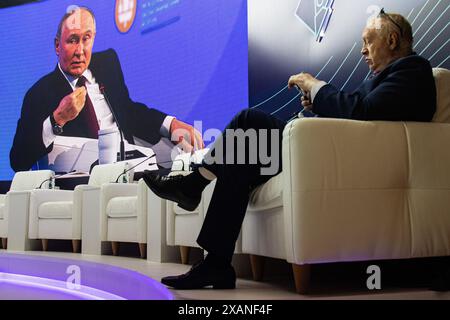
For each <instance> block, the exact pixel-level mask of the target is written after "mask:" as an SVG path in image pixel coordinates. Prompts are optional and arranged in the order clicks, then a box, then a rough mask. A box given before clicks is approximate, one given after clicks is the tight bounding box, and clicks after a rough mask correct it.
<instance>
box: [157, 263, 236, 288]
mask: <svg viewBox="0 0 450 320" xmlns="http://www.w3.org/2000/svg"><path fill="white" fill-rule="evenodd" d="M161 282H162V283H163V284H165V285H166V286H169V287H172V288H175V289H201V288H204V287H208V286H212V287H213V289H234V288H235V287H236V273H235V272H234V269H233V267H232V266H231V265H227V266H224V267H216V266H212V265H211V264H208V263H207V262H205V260H203V261H201V262H200V263H197V264H195V265H193V266H192V268H191V270H189V271H188V272H186V273H185V274H181V275H179V276H169V277H164V278H162V279H161Z"/></svg>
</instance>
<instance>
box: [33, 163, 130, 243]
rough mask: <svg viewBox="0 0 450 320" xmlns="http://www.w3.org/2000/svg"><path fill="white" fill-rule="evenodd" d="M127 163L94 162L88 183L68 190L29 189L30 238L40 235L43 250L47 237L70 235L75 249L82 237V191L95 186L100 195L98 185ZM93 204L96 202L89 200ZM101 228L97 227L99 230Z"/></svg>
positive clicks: (67, 236) (120, 171) (119, 172)
mask: <svg viewBox="0 0 450 320" xmlns="http://www.w3.org/2000/svg"><path fill="white" fill-rule="evenodd" d="M127 168H128V165H127V163H125V162H118V163H114V164H104V165H97V166H95V167H94V168H93V169H92V172H91V175H90V177H89V182H88V184H87V185H78V186H76V187H75V189H74V190H73V191H69V190H40V189H38V190H32V191H31V195H30V217H29V230H28V237H29V239H42V247H43V250H44V251H46V250H47V247H48V239H71V240H72V249H73V252H78V250H79V246H80V239H81V217H82V210H83V205H84V206H86V205H90V204H87V203H84V204H83V200H84V199H83V195H84V192H85V191H87V190H93V189H95V190H96V191H97V192H98V196H97V198H98V199H99V198H100V186H101V185H102V184H103V183H109V182H114V181H116V179H117V178H118V177H119V175H120V174H122V173H123V172H124V171H125V170H127ZM92 205H93V206H95V205H96V204H94V203H92ZM99 232H100V231H99Z"/></svg>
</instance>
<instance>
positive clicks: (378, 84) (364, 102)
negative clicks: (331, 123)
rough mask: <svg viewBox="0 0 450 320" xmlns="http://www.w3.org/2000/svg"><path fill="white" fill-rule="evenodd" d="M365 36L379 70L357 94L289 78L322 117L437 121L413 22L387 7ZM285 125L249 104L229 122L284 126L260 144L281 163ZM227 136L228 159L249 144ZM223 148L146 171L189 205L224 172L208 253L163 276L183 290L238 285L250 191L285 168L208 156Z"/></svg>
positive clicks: (368, 56) (158, 187) (167, 194)
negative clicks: (181, 165) (169, 171)
mask: <svg viewBox="0 0 450 320" xmlns="http://www.w3.org/2000/svg"><path fill="white" fill-rule="evenodd" d="M362 38H363V47H362V50H361V54H362V55H363V56H364V58H365V61H366V63H367V64H368V66H369V68H370V69H371V71H372V72H373V75H372V77H370V78H369V79H368V80H366V81H364V82H363V83H362V84H361V86H360V87H359V88H358V89H357V90H356V91H354V92H353V93H346V92H343V91H340V90H338V89H337V88H335V87H334V86H333V85H331V84H327V83H325V82H323V81H319V80H318V79H315V78H314V77H312V76H311V75H309V74H307V73H300V74H297V75H293V76H292V77H290V79H289V82H288V85H289V87H290V88H291V87H293V86H298V87H299V88H300V89H301V90H302V91H303V92H304V95H303V97H302V105H303V106H304V107H305V108H307V109H309V110H311V111H312V112H314V113H315V114H317V115H318V116H320V117H331V118H344V119H357V120H387V121H430V120H431V119H432V117H433V114H434V112H435V110H436V88H435V84H434V78H433V74H432V68H431V66H430V63H429V61H427V60H426V59H424V58H422V57H420V56H418V55H416V54H415V53H414V52H413V51H412V46H413V36H412V28H411V25H410V24H409V22H408V21H407V20H406V19H405V18H404V17H403V16H401V15H399V14H388V13H385V12H384V10H382V11H381V12H380V14H379V15H378V16H376V17H373V18H371V19H369V21H368V23H367V25H366V27H365V29H364V31H363V34H362ZM284 127H285V123H284V122H282V121H280V120H278V119H276V118H275V117H273V116H271V115H268V114H265V113H262V112H260V111H257V110H250V109H247V110H244V111H242V112H241V113H239V114H238V115H237V116H236V117H235V118H234V119H233V120H232V121H231V122H230V124H229V125H228V127H227V129H232V130H237V129H242V130H244V131H246V130H254V129H256V131H257V132H263V131H262V130H260V131H258V129H267V130H272V131H278V133H279V134H278V136H277V137H278V140H277V141H275V142H276V143H274V141H273V139H270V138H268V137H270V135H267V133H266V134H265V135H261V134H258V144H257V145H259V146H260V145H261V142H264V143H267V148H266V149H265V150H271V152H272V153H274V152H275V154H277V153H278V155H279V157H280V161H279V163H282V162H281V150H280V149H281V148H279V146H281V137H282V134H281V132H282V130H283V128H284ZM226 132H228V130H226ZM227 136H228V135H227V134H226V133H224V134H222V137H221V138H222V139H223V141H222V142H223V145H227V149H226V150H225V151H224V152H223V158H226V159H227V160H229V159H228V157H227V155H229V153H230V152H235V151H238V152H237V153H239V151H242V150H244V151H247V150H249V148H250V146H249V145H246V143H245V142H244V143H243V144H242V145H237V146H236V145H234V146H233V150H230V149H229V148H228V144H227V143H224V141H225V140H227ZM275 136H276V135H275ZM259 140H261V141H259ZM267 140H270V141H267ZM219 141H220V139H219ZM228 142H230V141H228ZM277 143H278V144H277ZM277 146H278V149H277ZM368 148H370V146H368ZM216 149H217V141H216V144H215V145H214V148H212V149H211V151H210V153H209V154H208V155H207V157H206V158H205V160H204V163H203V164H202V165H201V166H199V167H198V168H196V169H195V170H194V171H193V172H192V173H191V174H189V175H187V176H175V177H166V176H160V175H157V174H153V173H152V172H150V171H148V172H146V174H145V181H146V183H147V185H148V186H149V187H150V189H151V190H153V191H154V192H155V193H156V194H157V195H159V196H160V197H162V198H165V199H169V200H172V201H175V202H177V203H178V205H179V206H180V207H183V208H186V209H188V210H192V209H194V208H195V207H196V206H197V205H198V203H199V201H200V197H201V193H202V191H203V189H204V188H205V186H206V185H207V184H208V183H209V182H210V181H211V180H213V179H217V182H216V186H215V189H214V193H213V196H212V200H211V203H210V205H209V208H208V211H207V215H206V217H205V221H204V223H203V226H202V229H201V231H200V234H199V236H198V239H197V242H198V244H199V245H200V246H201V247H202V248H203V249H205V250H206V251H207V252H208V255H207V256H206V258H205V259H204V260H203V261H201V262H200V263H198V264H196V265H194V266H193V267H192V269H191V270H190V271H189V272H187V273H186V274H183V275H179V276H170V277H165V278H163V279H162V283H164V284H166V285H168V286H171V287H174V288H177V289H194V288H203V287H206V286H212V287H213V288H216V289H218V288H221V289H224V288H234V287H235V282H236V275H235V272H234V269H233V267H232V266H231V258H232V255H233V252H234V247H235V242H236V240H237V238H238V235H239V232H240V228H241V225H242V221H243V219H244V215H245V212H246V208H247V204H248V200H249V194H250V193H251V191H252V190H253V189H255V188H256V187H257V186H259V185H261V184H262V183H264V182H266V181H268V180H269V179H270V178H271V177H273V176H274V175H275V174H278V173H279V172H281V168H279V169H278V172H276V173H275V174H262V172H263V171H262V169H264V168H265V166H267V165H265V164H264V163H261V161H259V163H256V164H255V163H249V162H246V163H245V164H236V162H233V163H229V162H228V161H227V163H225V164H223V161H222V162H220V161H216V163H214V161H209V160H210V159H211V158H214V157H216V156H217V154H216V153H218V152H216V151H217V150H216ZM233 155H235V153H233ZM231 158H233V157H231ZM216 160H217V159H216ZM246 160H248V159H246ZM280 236H282V235H280Z"/></svg>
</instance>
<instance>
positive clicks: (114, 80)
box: [10, 49, 167, 171]
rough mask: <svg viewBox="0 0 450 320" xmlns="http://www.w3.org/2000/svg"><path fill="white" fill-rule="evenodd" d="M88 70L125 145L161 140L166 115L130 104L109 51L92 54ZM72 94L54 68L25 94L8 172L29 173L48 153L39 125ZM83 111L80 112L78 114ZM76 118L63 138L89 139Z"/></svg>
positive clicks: (113, 53) (67, 126) (137, 104)
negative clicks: (101, 90)
mask: <svg viewBox="0 0 450 320" xmlns="http://www.w3.org/2000/svg"><path fill="white" fill-rule="evenodd" d="M89 70H91V72H92V75H93V76H94V77H95V80H96V82H97V83H98V84H99V85H100V84H101V85H103V86H104V88H105V91H106V94H107V96H108V98H109V101H110V103H111V106H112V107H113V108H114V111H115V113H116V115H117V121H118V122H119V125H120V126H121V129H122V130H123V133H124V138H125V139H126V140H127V141H128V142H129V143H134V139H133V137H138V138H139V139H143V140H145V141H148V142H149V143H151V144H155V143H157V142H158V141H159V139H160V138H161V136H160V128H161V125H162V123H163V121H164V119H165V117H166V116H167V115H166V114H164V113H163V112H160V111H158V110H155V109H151V108H148V107H147V106H145V105H144V104H141V103H137V102H134V101H132V100H131V98H130V95H129V93H128V88H127V86H126V84H125V81H124V77H123V73H122V69H121V66H120V62H119V59H118V56H117V54H116V52H115V51H114V50H112V49H109V50H106V51H102V52H98V53H94V54H93V55H92V60H91V63H90V65H89ZM72 92H73V90H72V87H71V86H70V84H69V83H68V81H67V80H66V78H65V77H64V75H63V74H62V73H61V71H60V69H59V67H58V65H57V66H56V68H55V70H54V71H53V72H51V73H49V74H47V75H45V76H44V77H42V78H41V79H40V80H39V81H37V82H36V83H35V84H34V85H33V86H32V87H31V88H30V89H29V90H28V92H27V93H26V95H25V98H24V101H23V105H22V111H21V115H20V119H19V121H18V123H17V129H16V134H15V137H14V142H13V146H12V148H11V151H10V162H11V168H12V169H13V170H14V171H21V170H29V169H30V168H31V167H32V166H33V165H34V164H35V163H36V162H37V161H38V160H39V159H41V158H42V157H43V156H45V155H47V154H48V153H49V152H51V151H52V149H53V143H52V144H51V145H50V146H49V147H48V148H46V147H45V145H44V143H43V141H42V124H43V122H44V120H45V119H47V118H48V117H49V116H50V114H52V113H53V111H54V110H55V109H56V108H57V107H58V105H59V103H60V102H61V100H62V99H63V98H64V97H65V96H66V95H68V94H70V93H72ZM84 111H85V110H84V109H83V110H82V111H81V113H82V112H84ZM81 113H80V115H81ZM80 115H79V116H78V117H77V118H75V119H74V120H72V121H70V122H68V123H67V124H66V125H65V126H64V132H63V134H62V135H63V136H75V137H86V138H92V137H89V136H88V134H87V132H88V130H87V123H85V122H84V120H83V118H84V117H82V116H80Z"/></svg>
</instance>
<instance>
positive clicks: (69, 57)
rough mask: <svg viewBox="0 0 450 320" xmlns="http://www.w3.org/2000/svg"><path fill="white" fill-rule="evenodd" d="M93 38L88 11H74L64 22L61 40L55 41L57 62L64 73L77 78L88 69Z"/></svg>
mask: <svg viewBox="0 0 450 320" xmlns="http://www.w3.org/2000/svg"><path fill="white" fill-rule="evenodd" d="M94 37H95V25H94V19H93V18H92V15H91V14H90V13H89V12H88V11H86V10H79V11H76V12H75V13H74V14H72V15H71V16H70V17H68V18H67V19H66V21H64V24H63V26H62V30H61V39H56V41H55V50H56V54H57V56H58V61H59V64H60V66H61V69H62V70H63V71H64V72H66V73H68V74H70V75H72V76H74V77H79V76H81V74H82V73H83V72H84V71H85V70H86V69H87V68H88V67H89V63H90V62H91V56H92V47H93V45H94Z"/></svg>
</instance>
